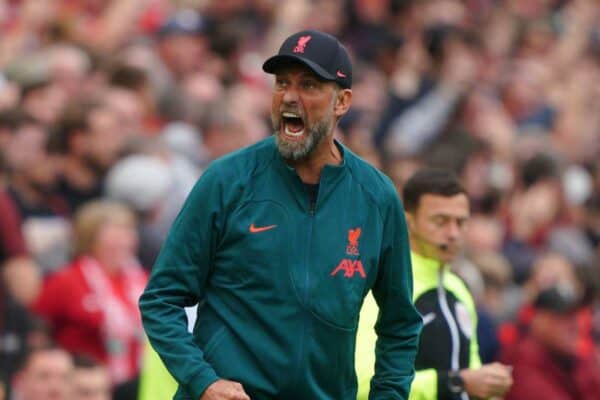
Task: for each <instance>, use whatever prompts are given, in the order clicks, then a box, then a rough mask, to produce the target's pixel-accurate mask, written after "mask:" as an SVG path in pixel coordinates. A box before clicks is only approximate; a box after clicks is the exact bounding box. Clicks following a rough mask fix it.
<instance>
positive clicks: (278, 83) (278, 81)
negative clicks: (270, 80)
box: [275, 77, 287, 89]
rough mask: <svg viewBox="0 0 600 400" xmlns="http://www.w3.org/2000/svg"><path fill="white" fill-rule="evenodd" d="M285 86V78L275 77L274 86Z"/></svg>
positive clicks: (277, 87) (278, 87)
mask: <svg viewBox="0 0 600 400" xmlns="http://www.w3.org/2000/svg"><path fill="white" fill-rule="evenodd" d="M286 86H287V80H285V79H283V78H281V77H278V78H275V88H276V89H283V88H285V87H286Z"/></svg>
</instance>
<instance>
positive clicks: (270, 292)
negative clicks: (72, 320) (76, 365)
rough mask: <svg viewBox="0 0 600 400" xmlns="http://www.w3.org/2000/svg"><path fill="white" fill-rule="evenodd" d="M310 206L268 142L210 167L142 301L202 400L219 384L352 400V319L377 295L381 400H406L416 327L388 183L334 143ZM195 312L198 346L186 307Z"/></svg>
mask: <svg viewBox="0 0 600 400" xmlns="http://www.w3.org/2000/svg"><path fill="white" fill-rule="evenodd" d="M338 147H339V148H340V151H341V152H342V154H343V163H342V164H341V165H338V166H331V165H329V166H325V167H324V169H323V171H322V173H321V179H320V186H319V191H318V197H317V199H316V202H314V203H313V202H311V201H310V196H309V194H308V191H307V188H306V185H305V184H304V183H303V182H302V181H301V180H300V178H299V177H298V175H297V174H296V172H295V171H294V170H293V169H292V168H290V167H289V166H288V165H287V164H286V163H285V161H284V160H283V158H282V157H281V156H280V155H279V152H278V151H277V148H276V146H275V142H274V138H273V137H270V138H268V139H265V140H263V141H261V142H259V143H257V144H255V145H253V146H251V147H248V148H246V149H242V150H240V151H238V152H235V153H233V154H231V155H228V156H226V157H224V158H222V159H219V160H217V161H215V162H213V163H212V164H211V165H210V166H209V168H208V169H207V170H206V171H205V173H204V174H203V175H202V177H201V178H200V180H199V181H198V183H197V184H196V186H195V187H194V189H193V190H192V192H191V194H190V195H189V197H188V199H187V200H186V203H185V204H184V206H183V208H182V210H181V212H180V214H179V215H178V217H177V218H176V220H175V222H174V224H173V226H172V228H171V231H170V233H169V235H168V237H167V239H166V241H165V243H164V245H163V248H162V250H161V253H160V255H159V257H158V260H157V262H156V264H155V266H154V269H153V271H152V274H151V277H150V280H149V283H148V286H147V288H146V290H145V292H144V293H143V295H142V297H141V298H140V309H141V312H142V318H143V322H144V327H145V329H146V332H147V334H148V337H149V339H150V342H151V343H152V346H153V347H154V348H155V349H156V351H157V352H158V354H159V355H160V357H161V358H162V360H163V361H164V363H165V365H166V366H167V368H168V369H169V371H170V372H171V374H172V375H173V376H174V377H175V379H176V380H177V381H178V383H179V389H178V391H177V393H176V395H175V399H193V400H198V399H199V398H200V396H201V395H202V393H203V392H204V390H205V389H206V388H207V387H208V386H209V385H210V384H211V383H213V382H214V381H216V380H217V379H219V378H224V379H230V380H234V381H238V382H240V383H241V384H242V385H243V387H244V389H245V391H246V392H247V393H248V395H249V396H250V398H252V400H260V399H291V400H293V399H298V400H300V399H302V400H306V399H336V400H346V399H353V398H355V397H356V390H357V383H356V374H355V371H354V349H355V340H356V329H357V324H358V315H359V310H360V307H361V305H362V302H363V298H364V296H365V294H366V293H367V292H368V291H369V290H370V289H372V290H373V293H374V295H375V299H376V300H377V302H378V304H379V306H380V308H381V313H380V317H379V321H378V324H377V327H376V329H377V332H378V334H379V341H378V343H377V354H378V361H377V362H378V369H377V375H376V377H375V382H376V384H375V393H376V394H375V395H374V397H373V398H376V399H406V398H407V397H408V389H409V387H410V382H411V381H412V379H413V377H414V359H415V354H416V349H417V343H418V333H419V331H420V328H421V325H422V322H421V318H420V317H419V314H418V313H417V312H416V309H415V308H414V306H413V304H412V301H411V300H412V273H411V264H410V254H409V246H408V237H407V231H406V224H405V221H404V215H403V210H402V207H401V204H400V201H399V199H398V196H397V194H396V192H395V190H394V187H393V186H392V184H391V182H390V181H389V179H388V178H386V177H385V176H384V175H383V174H381V173H380V172H378V171H377V170H376V169H375V168H373V167H371V166H369V165H368V164H367V163H366V162H364V161H362V160H361V159H360V158H358V157H356V156H355V155H354V154H352V153H351V152H350V151H349V150H347V149H346V148H344V147H343V146H341V145H339V144H338ZM198 302H199V303H200V304H199V307H198V312H197V321H196V325H195V327H194V331H193V335H190V334H189V333H188V332H187V329H186V317H185V314H184V310H183V307H185V306H190V305H193V304H194V303H198Z"/></svg>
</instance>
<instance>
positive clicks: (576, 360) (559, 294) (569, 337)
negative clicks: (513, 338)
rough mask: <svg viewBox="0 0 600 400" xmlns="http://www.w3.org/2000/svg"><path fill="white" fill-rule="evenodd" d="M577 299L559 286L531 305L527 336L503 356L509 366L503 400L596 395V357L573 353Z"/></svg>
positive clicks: (599, 371) (599, 389) (584, 399)
mask: <svg viewBox="0 0 600 400" xmlns="http://www.w3.org/2000/svg"><path fill="white" fill-rule="evenodd" d="M580 310H581V304H580V301H579V300H578V299H577V297H576V296H573V295H572V294H570V293H569V292H568V291H565V290H561V288H560V287H558V286H557V287H552V288H549V289H545V290H542V291H541V292H540V294H539V295H538V296H537V298H536V299H535V301H534V303H533V316H532V319H531V325H530V329H529V331H528V333H527V335H526V336H525V337H524V338H523V339H522V340H521V341H520V342H519V343H518V345H517V346H516V348H514V349H513V351H511V352H510V353H508V354H507V356H506V357H505V360H504V361H505V362H506V363H507V364H511V365H513V367H514V370H513V376H514V385H513V387H512V389H511V391H510V392H509V393H508V394H507V396H506V400H525V399H544V400H592V399H597V398H598V393H600V357H598V354H597V353H594V352H589V353H588V354H585V355H582V354H578V351H577V349H578V346H577V343H578V340H577V339H578V337H579V334H580V332H579V329H578V322H577V318H578V313H579V312H580Z"/></svg>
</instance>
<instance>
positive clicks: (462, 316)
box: [356, 253, 481, 400]
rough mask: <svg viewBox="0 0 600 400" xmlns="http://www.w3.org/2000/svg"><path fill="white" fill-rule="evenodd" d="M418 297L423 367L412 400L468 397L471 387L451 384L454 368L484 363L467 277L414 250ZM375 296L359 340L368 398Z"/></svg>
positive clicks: (363, 392)
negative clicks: (456, 389)
mask: <svg viewBox="0 0 600 400" xmlns="http://www.w3.org/2000/svg"><path fill="white" fill-rule="evenodd" d="M411 258H412V265H413V276H414V301H415V306H416V307H417V310H418V311H419V313H420V314H421V315H422V318H423V323H424V326H423V331H422V332H421V337H420V344H419V351H418V353H417V358H416V361H415V368H416V370H417V372H416V376H415V380H414V382H413V383H412V388H411V392H410V400H450V399H456V400H459V399H460V400H466V399H468V398H469V397H468V396H467V395H466V393H462V394H460V395H453V394H452V393H450V392H449V390H448V381H447V380H448V371H450V370H460V369H463V368H478V367H480V366H481V360H480V358H479V346H478V342H477V312H476V309H475V304H474V302H473V297H472V296H471V293H470V292H469V290H468V289H467V287H466V286H465V284H464V283H463V281H462V280H461V279H460V278H459V277H458V276H457V275H456V274H454V273H453V272H452V271H450V270H449V268H448V267H442V266H441V264H440V263H439V262H438V261H436V260H433V259H430V258H425V257H423V256H420V255H419V254H416V253H412V254H411ZM376 313H377V305H376V304H375V302H374V301H373V300H372V299H370V298H367V300H366V301H365V304H364V306H363V309H362V311H361V318H360V326H359V331H358V340H357V360H356V371H357V374H358V381H359V393H358V399H359V400H363V399H367V396H368V393H369V380H370V378H371V376H372V375H373V367H372V365H373V360H372V358H370V356H369V355H370V353H372V351H369V349H372V348H373V343H374V341H375V340H374V338H373V334H372V331H373V322H374V315H376Z"/></svg>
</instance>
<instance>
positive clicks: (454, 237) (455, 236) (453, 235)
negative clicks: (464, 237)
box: [446, 221, 462, 242]
mask: <svg viewBox="0 0 600 400" xmlns="http://www.w3.org/2000/svg"><path fill="white" fill-rule="evenodd" d="M461 233H462V229H461V227H460V225H459V224H458V223H457V222H456V221H453V222H451V223H449V224H448V230H447V233H446V234H447V235H448V239H450V241H453V242H456V241H458V240H459V239H460V236H461Z"/></svg>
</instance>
